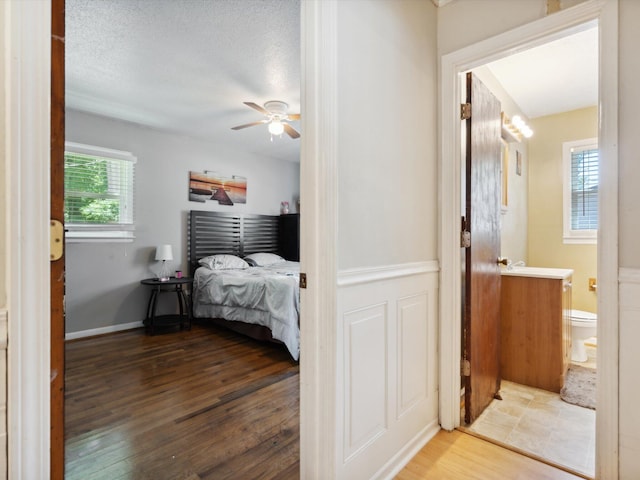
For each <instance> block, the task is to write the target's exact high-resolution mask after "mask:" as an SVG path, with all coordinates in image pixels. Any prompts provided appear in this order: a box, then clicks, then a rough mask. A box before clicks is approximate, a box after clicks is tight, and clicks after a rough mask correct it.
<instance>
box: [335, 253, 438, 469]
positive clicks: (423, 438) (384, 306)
mask: <svg viewBox="0 0 640 480" xmlns="http://www.w3.org/2000/svg"><path fill="white" fill-rule="evenodd" d="M437 290H438V264H437V262H424V263H417V264H405V265H397V266H385V267H381V268H368V269H362V270H350V271H343V272H340V273H339V275H338V317H337V318H338V321H339V322H340V324H341V325H340V326H339V328H338V331H340V332H342V338H339V339H338V352H339V358H338V365H337V369H338V370H337V373H338V377H339V385H341V388H340V389H339V391H338V398H337V399H336V400H337V405H339V406H341V405H344V408H339V409H338V413H337V428H338V431H339V432H338V435H337V440H338V445H337V450H336V451H337V452H338V465H337V466H336V473H337V478H341V479H353V478H369V479H373V478H391V477H392V476H393V475H394V474H395V473H397V472H398V471H399V470H400V469H401V468H402V467H403V466H404V465H405V464H406V463H407V461H408V460H409V459H410V458H411V457H412V456H413V454H414V453H415V452H416V451H417V450H418V449H419V448H421V447H422V446H423V445H424V444H425V443H426V442H427V441H428V440H429V439H430V438H432V436H433V435H435V433H436V432H437V431H438V430H439V426H438V395H437V388H438V386H437V351H436V350H437V311H438V310H437V304H436V302H437V298H438V291H437Z"/></svg>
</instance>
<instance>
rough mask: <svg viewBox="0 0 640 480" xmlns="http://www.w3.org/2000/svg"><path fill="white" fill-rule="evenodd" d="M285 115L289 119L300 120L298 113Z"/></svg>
mask: <svg viewBox="0 0 640 480" xmlns="http://www.w3.org/2000/svg"><path fill="white" fill-rule="evenodd" d="M287 117H288V118H289V120H300V114H299V113H290V114H288V115H287Z"/></svg>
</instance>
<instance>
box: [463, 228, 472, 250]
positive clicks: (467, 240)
mask: <svg viewBox="0 0 640 480" xmlns="http://www.w3.org/2000/svg"><path fill="white" fill-rule="evenodd" d="M460 246H461V247H462V248H469V247H471V232H470V231H468V230H463V231H462V232H460Z"/></svg>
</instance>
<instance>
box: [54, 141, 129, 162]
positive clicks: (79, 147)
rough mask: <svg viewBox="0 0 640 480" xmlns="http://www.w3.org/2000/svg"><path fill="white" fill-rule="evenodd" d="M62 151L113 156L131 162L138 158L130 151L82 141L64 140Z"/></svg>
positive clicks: (95, 155) (96, 155)
mask: <svg viewBox="0 0 640 480" xmlns="http://www.w3.org/2000/svg"><path fill="white" fill-rule="evenodd" d="M64 151H65V152H71V153H79V154H82V155H89V156H91V157H102V158H114V159H117V160H124V161H127V162H131V163H137V162H138V158H137V157H136V156H135V155H134V154H133V153H131V152H125V151H123V150H114V149H112V148H103V147H96V146H95V145H85V144H84V143H75V142H64Z"/></svg>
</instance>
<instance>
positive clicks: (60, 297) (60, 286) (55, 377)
mask: <svg viewBox="0 0 640 480" xmlns="http://www.w3.org/2000/svg"><path fill="white" fill-rule="evenodd" d="M64 7H65V0H53V1H52V2H51V150H50V154H51V220H58V221H59V222H61V223H64V135H65V134H64V131H65V130H64V102H65V99H64V79H65V76H64V19H65V17H64ZM62 242H64V235H63V238H62ZM50 322H51V375H50V378H51V384H50V389H51V399H50V414H51V435H50V442H51V466H50V472H51V474H50V478H51V479H52V480H57V479H60V480H62V479H63V478H64V248H63V254H62V257H61V258H59V259H57V260H55V261H54V260H52V261H51V320H50Z"/></svg>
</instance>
